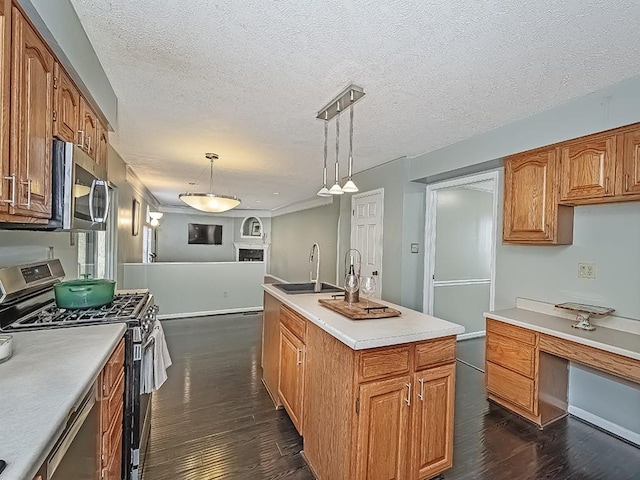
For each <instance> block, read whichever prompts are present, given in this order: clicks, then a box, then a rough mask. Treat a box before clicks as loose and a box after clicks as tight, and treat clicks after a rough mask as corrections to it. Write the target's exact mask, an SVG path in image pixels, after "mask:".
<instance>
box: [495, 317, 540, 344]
mask: <svg viewBox="0 0 640 480" xmlns="http://www.w3.org/2000/svg"><path fill="white" fill-rule="evenodd" d="M487 333H497V334H499V335H504V336H505V337H511V338H514V339H516V340H519V341H520V342H524V343H527V344H529V345H535V344H536V333H535V332H532V331H531V330H527V329H526V328H520V327H516V326H514V325H509V324H508V323H504V322H500V321H498V320H493V319H491V318H487Z"/></svg>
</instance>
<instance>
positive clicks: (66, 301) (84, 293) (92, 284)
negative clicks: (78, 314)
mask: <svg viewBox="0 0 640 480" xmlns="http://www.w3.org/2000/svg"><path fill="white" fill-rule="evenodd" d="M88 276H89V275H84V277H85V278H84V279H80V280H69V281H66V282H61V283H58V284H56V285H54V286H53V292H54V294H55V297H56V305H57V306H58V308H66V309H70V310H71V309H77V308H95V307H101V306H103V305H107V304H109V303H111V302H112V301H113V296H114V293H115V288H116V282H115V281H113V280H107V279H105V278H97V279H90V278H86V277H88Z"/></svg>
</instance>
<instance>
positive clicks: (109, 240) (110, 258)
mask: <svg viewBox="0 0 640 480" xmlns="http://www.w3.org/2000/svg"><path fill="white" fill-rule="evenodd" d="M117 205H118V199H117V189H112V193H111V196H110V205H109V211H110V212H111V213H110V214H109V220H108V222H107V228H106V230H105V231H91V232H78V234H77V245H78V277H79V278H82V276H83V275H88V276H89V277H91V278H109V279H112V280H115V278H116V247H117V242H116V239H117V231H118V219H117V214H116V213H114V212H117Z"/></svg>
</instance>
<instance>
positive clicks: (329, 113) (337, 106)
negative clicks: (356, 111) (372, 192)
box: [316, 85, 364, 197]
mask: <svg viewBox="0 0 640 480" xmlns="http://www.w3.org/2000/svg"><path fill="white" fill-rule="evenodd" d="M362 97H364V90H363V89H362V88H361V87H357V86H355V85H350V86H348V87H347V88H346V89H344V90H343V91H342V92H340V94H339V95H338V96H337V97H335V98H334V99H333V100H331V101H330V102H329V103H328V104H327V105H326V106H325V107H324V108H322V109H321V110H320V111H319V112H318V115H317V117H316V118H319V119H321V120H324V121H325V130H324V135H325V140H324V142H325V144H324V145H325V146H324V168H323V171H322V180H323V186H322V188H321V189H320V191H319V192H318V195H319V196H321V197H326V196H328V195H327V193H328V194H329V195H342V194H343V193H345V192H348V193H352V192H357V191H358V187H357V186H356V184H355V182H354V181H353V178H352V177H353V104H354V103H355V102H357V101H358V100H360V99H361V98H362ZM347 102H348V103H349V107H350V108H351V111H350V124H349V164H348V166H349V169H348V170H349V175H348V177H347V182H346V183H345V184H344V187H340V183H339V182H340V163H339V160H340V113H341V111H342V108H343V106H344V105H345V104H346V103H347ZM333 117H336V163H335V184H334V185H333V186H332V187H331V188H330V189H329V190H328V191H327V124H328V122H329V120H331V119H332V118H333Z"/></svg>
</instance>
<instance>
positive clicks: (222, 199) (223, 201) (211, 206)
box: [178, 153, 241, 213]
mask: <svg viewBox="0 0 640 480" xmlns="http://www.w3.org/2000/svg"><path fill="white" fill-rule="evenodd" d="M205 157H207V159H208V160H209V161H210V162H211V165H210V168H211V173H210V176H209V193H190V192H187V193H181V194H180V195H178V197H179V198H180V200H182V201H183V202H184V203H186V204H187V205H189V206H190V207H192V208H195V209H196V210H200V211H202V212H208V213H222V212H226V211H227V210H231V209H233V208H236V207H237V206H238V205H240V203H241V200H240V199H239V198H238V197H236V196H235V195H218V194H215V193H213V162H214V160H217V159H218V155H217V154H215V153H207V154H205Z"/></svg>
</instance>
